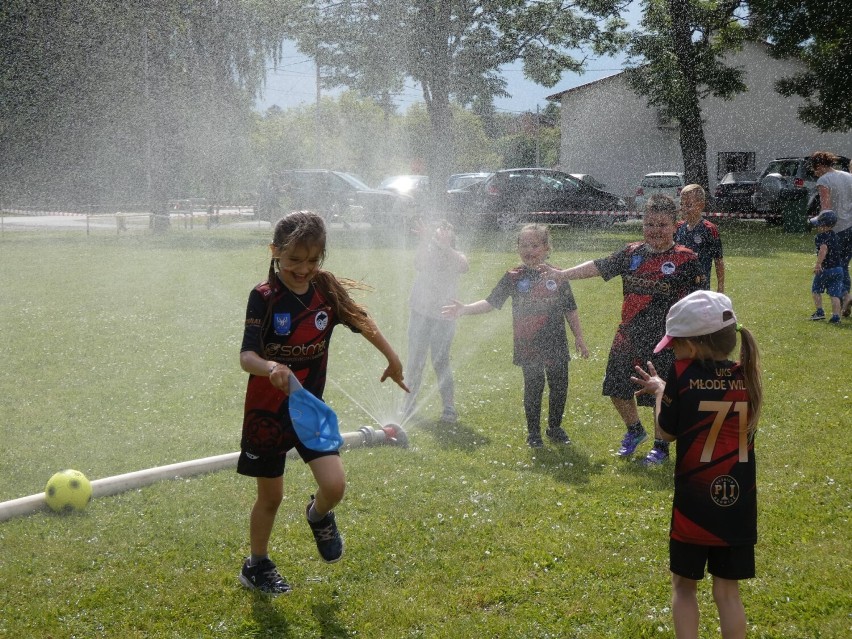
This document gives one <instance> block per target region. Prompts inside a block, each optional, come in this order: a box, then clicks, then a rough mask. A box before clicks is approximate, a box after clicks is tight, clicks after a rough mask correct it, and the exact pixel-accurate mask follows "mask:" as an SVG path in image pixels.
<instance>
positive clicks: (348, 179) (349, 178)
mask: <svg viewBox="0 0 852 639" xmlns="http://www.w3.org/2000/svg"><path fill="white" fill-rule="evenodd" d="M334 174H335V175H336V176H337V177H339V178H340V179H342V180H345V181H346V182H348V183H349V184H351V185H352V186H354V187H355V188H356V189H358V190H359V191H369V190H370V187H369V186H367V185H366V184H364V183H363V182H362V181H361V180H359V179H358V178H356V177H355V176H354V175H351V174H350V173H338V172H336V171H335V173H334Z"/></svg>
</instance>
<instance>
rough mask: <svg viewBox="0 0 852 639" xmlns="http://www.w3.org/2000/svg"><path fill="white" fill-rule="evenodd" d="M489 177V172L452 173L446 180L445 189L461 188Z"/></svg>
mask: <svg viewBox="0 0 852 639" xmlns="http://www.w3.org/2000/svg"><path fill="white" fill-rule="evenodd" d="M489 177H491V174H490V173H483V172H480V173H454V174H453V175H451V176H450V179H449V180H447V190H448V191H451V190H453V189H462V188H465V187H466V186H470V185H471V184H476V183H477V182H484V181H485V180H487V179H488V178H489Z"/></svg>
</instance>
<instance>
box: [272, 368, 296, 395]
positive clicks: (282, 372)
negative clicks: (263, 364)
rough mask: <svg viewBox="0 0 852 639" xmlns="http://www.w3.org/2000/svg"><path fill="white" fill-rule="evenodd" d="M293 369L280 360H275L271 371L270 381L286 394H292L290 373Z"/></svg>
mask: <svg viewBox="0 0 852 639" xmlns="http://www.w3.org/2000/svg"><path fill="white" fill-rule="evenodd" d="M292 373H293V371H291V370H290V369H289V368H288V367H287V366H286V365H284V364H281V363H279V362H273V364H272V365H271V369H270V371H269V383H270V384H272V385H273V386H274V387H275V388H277V389H278V390H280V391H284V393H285V394H287V395H289V394H290V375H292Z"/></svg>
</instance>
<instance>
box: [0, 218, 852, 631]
mask: <svg viewBox="0 0 852 639" xmlns="http://www.w3.org/2000/svg"><path fill="white" fill-rule="evenodd" d="M722 230H723V233H724V239H725V247H726V253H727V256H728V257H727V263H728V293H729V294H730V295H731V297H732V298H733V299H734V301H735V304H736V307H737V312H738V316H739V319H740V321H741V322H743V323H744V324H746V325H747V326H749V327H750V328H751V329H752V330H753V331H754V333H755V334H756V336H757V338H758V340H759V342H760V344H761V346H762V349H763V354H764V368H765V383H766V397H767V403H766V407H765V412H764V417H763V421H762V423H761V429H760V432H759V435H758V444H757V445H758V460H759V467H758V472H759V478H758V479H759V491H760V498H759V502H760V521H759V528H760V535H761V539H760V543H759V545H758V549H757V562H758V578H757V579H755V580H751V581H749V582H746V583H744V584H743V587H742V591H743V599H744V601H745V606H746V611H747V614H748V617H749V622H750V636H753V637H762V638H767V639H769V638H773V639H774V638H779V639H780V638H785V639H786V638H790V639H793V638H800V637H808V638H811V637H820V638H834V637H845V636H848V634H849V630H850V618H849V616H848V615H849V611H850V610H852V596H850V592H852V584H850V574H852V571H850V555H849V550H848V549H849V547H850V541H852V540H850V533H849V530H850V526H849V499H850V491H849V485H850V471H849V468H850V456H849V451H850V435H849V431H848V427H849V424H852V400H850V387H849V370H850V368H849V361H850V357H852V339H850V338H852V322H849V321H846V322H845V323H844V325H842V326H840V327H833V326H827V325H825V323H810V322H807V321H805V319H804V318H805V317H807V316H808V315H809V314H810V313H811V311H812V309H811V302H810V294H809V289H810V279H811V272H810V268H811V266H812V257H811V255H810V252H811V247H812V240H811V237H810V236H806V235H785V234H783V232H781V231H780V230H779V229H766V228H764V227H763V226H762V225H754V224H751V225H749V224H731V225H725V226H723V229H722ZM638 236H639V229H638V227H629V226H623V227H622V226H618V227H614V228H612V229H605V230H595V231H592V232H581V231H579V230H578V229H571V228H567V229H556V230H555V231H554V244H555V251H554V255H553V256H552V260H551V261H552V262H553V263H556V264H559V265H563V266H569V265H573V264H576V263H578V262H580V261H583V260H586V259H591V258H594V257H598V256H600V255H603V254H605V253H607V252H609V251H611V250H615V249H617V248H618V247H620V246H621V245H623V243H624V242H626V241H630V240H633V239H635V238H638ZM378 239H379V241H378V242H377V243H376V247H375V248H373V246H374V244H373V243H372V242H371V240H370V239H369V238H368V237H367V236H366V235H365V234H363V233H360V234H356V233H349V234H346V233H343V232H338V231H335V232H333V233H332V236H331V245H330V247H329V258H328V262H327V266H328V267H329V268H330V269H331V270H333V271H335V272H336V273H338V274H340V275H347V276H350V277H355V278H360V279H363V280H364V281H366V282H367V283H369V284H371V285H372V286H374V288H375V291H374V292H372V293H365V294H362V299H363V301H364V302H365V303H366V304H367V305H368V306H369V307H370V308H371V309H372V310H373V312H374V314H375V315H376V317H377V318H378V321H379V324H380V326H381V327H382V329H383V330H384V332H385V333H386V335H387V336H388V337H389V338H390V340H391V341H392V342H393V343H394V344H395V345H397V347H398V350H399V351H400V353H404V351H405V330H406V326H407V310H406V309H407V301H406V300H407V292H408V291H407V287H408V285H409V284H410V281H411V277H412V270H411V260H412V252H411V250H410V249H406V248H403V247H402V245H401V243H400V242H398V241H396V240H394V238H392V237H390V236H385V237H380V238H378ZM268 241H269V238H268V231H267V230H264V229H225V228H223V229H219V230H214V231H211V232H207V231H203V232H198V231H197V230H196V231H195V232H193V233H189V232H183V231H180V230H175V231H173V232H172V233H169V234H167V235H166V236H163V237H150V236H147V235H124V236H121V237H115V236H109V237H107V236H100V237H98V236H95V237H90V238H86V237H84V236H77V237H69V236H68V235H67V234H44V233H41V234H27V233H7V234H5V235H4V236H3V238H2V239H0V273H2V274H3V276H2V278H0V326H2V366H0V407H2V422H0V434H2V440H3V442H4V444H5V447H6V451H5V452H6V454H5V455H3V456H2V457H0V477H2V478H4V481H3V482H2V484H0V499H13V498H16V497H21V496H24V495H29V494H32V493H37V492H39V491H40V490H42V489H43V486H44V483H45V482H46V480H47V478H48V477H49V476H50V475H51V474H52V473H53V472H55V471H56V470H59V469H61V468H65V467H73V468H77V469H78V470H81V471H83V472H85V473H86V474H87V476H88V477H89V478H90V479H97V478H101V477H107V476H111V475H115V474H119V473H124V472H129V471H133V470H139V469H142V468H147V467H151V466H158V465H163V464H169V463H173V462H178V461H183V460H188V459H195V458H199V457H204V456H208V455H215V454H221V453H226V452H231V451H233V450H236V448H237V445H238V440H239V424H240V418H241V407H242V400H243V390H244V386H245V376H244V374H242V373H241V371H240V370H239V366H238V363H237V353H238V350H239V343H240V338H241V324H242V320H243V314H244V308H245V300H246V296H247V294H248V291H249V289H250V288H251V287H252V286H253V285H254V284H255V283H256V282H258V281H259V280H261V279H262V278H263V277H264V276H265V272H266V269H267V267H268V263H267V261H266V260H267V257H268V256H267V253H266V251H265V244H266V243H267V242H268ZM460 244H461V245H462V247H463V248H464V249H465V250H467V251H468V252H469V254H470V258H471V264H472V271H471V273H470V274H468V275H466V276H465V277H464V279H463V280H462V286H461V292H462V296H463V298H464V299H465V300H466V301H472V300H475V299H480V298H482V297H484V296H485V295H487V294H488V292H489V291H490V290H491V287H492V286H493V285H494V284H495V283H496V281H497V279H498V278H499V276H500V275H501V273H502V271H503V270H504V269H505V268H507V267H509V266H511V265H514V264H515V263H516V262H517V257H516V255H515V254H514V252H513V240H512V238H506V237H504V236H502V235H500V234H485V235H480V234H467V233H463V235H462V237H461V238H460ZM620 291H621V284H620V282H618V281H612V282H609V283H604V282H602V281H601V280H586V281H582V282H577V283H575V285H574V292H575V295H576V297H577V301H578V304H579V306H580V317H581V320H582V322H583V327H584V331H585V333H586V341H587V343H588V344H589V347H590V349H591V350H592V357H591V359H589V360H575V361H573V362H572V364H571V388H570V397H569V406H568V411H567V415H566V419H565V426H566V428H567V430H568V431H569V433H570V434H571V437H572V439H573V440H574V445H573V446H572V447H570V448H556V447H553V446H548V447H546V448H544V449H542V450H540V451H535V452H533V451H530V450H529V449H528V448H527V447H526V446H525V445H524V439H523V436H524V432H523V430H524V429H523V409H522V405H521V397H522V391H521V385H520V372H519V371H518V370H517V369H516V368H514V367H513V366H512V365H511V355H510V353H511V328H510V326H511V317H510V311H509V309H508V308H505V309H504V310H503V311H502V312H495V313H491V314H489V315H485V316H478V317H468V318H463V319H462V320H461V321H460V325H459V330H458V333H457V337H456V342H455V345H454V358H455V360H454V361H455V369H456V381H457V393H458V408H459V412H460V414H461V421H460V422H459V424H457V425H455V426H452V427H448V426H446V425H441V424H438V423H437V422H436V421H435V420H436V418H437V417H438V415H439V413H440V406H439V405H438V402H436V401H435V398H434V397H430V396H428V394H427V396H426V397H424V405H423V406H422V409H421V411H420V412H419V413H418V414H417V416H416V417H415V419H414V420H412V422H411V423H410V424H408V425H407V426H408V431H409V438H410V443H411V446H410V448H409V449H407V450H403V449H399V448H392V447H377V448H369V449H355V450H349V451H345V452H344V453H343V454H344V460H345V464H346V468H347V473H348V479H349V490H348V493H347V497H346V500H345V502H344V503H343V504H342V505H341V507H340V508H339V509H338V519H339V522H340V525H341V528H342V530H343V532H344V534H345V537H346V541H347V550H346V557H345V559H344V561H342V562H340V563H338V564H334V565H331V566H328V565H325V564H323V563H322V562H321V561H320V560H319V559H318V557H317V555H316V552H315V549H314V548H313V543H312V540H311V538H310V533H309V531H308V529H307V527H306V526H305V524H304V522H303V515H302V513H303V508H304V503H305V501H306V499H307V496H308V495H309V493H310V490H311V485H312V482H311V481H310V477H309V473H308V472H307V471H306V468H304V466H303V465H302V464H301V463H299V462H296V463H292V464H291V465H290V466H289V468H288V471H287V478H286V496H285V501H284V504H283V505H282V509H281V512H280V515H279V520H278V525H277V527H276V530H275V533H274V535H273V539H272V544H273V547H272V554H273V558H274V559H275V560H276V561H277V562H278V564H279V566H280V567H281V570H282V572H283V573H284V574H285V575H286V576H287V578H288V579H289V580H290V581H291V583H292V584H293V585H294V587H295V591H294V593H293V594H292V595H290V596H289V597H287V598H280V599H277V600H273V601H270V600H267V599H264V598H263V597H258V596H254V595H253V594H251V593H248V592H246V591H244V590H243V589H242V588H240V586H239V584H238V582H237V579H236V573H237V570H238V568H239V564H240V562H241V559H242V557H243V554H244V553H245V552H246V550H247V539H246V537H247V518H248V510H249V508H250V505H251V503H252V499H253V492H254V491H253V485H252V483H251V481H250V480H246V479H245V478H241V477H239V476H237V475H236V474H235V473H234V472H232V471H223V472H219V473H215V474H210V475H205V476H198V477H192V478H186V479H184V480H180V481H170V482H162V483H159V484H155V485H152V486H149V487H145V488H142V489H139V490H133V491H129V492H126V493H123V494H120V495H117V496H114V497H105V498H102V499H98V500H95V501H94V502H93V503H92V504H91V505H90V507H89V509H88V510H87V511H86V512H85V513H83V514H80V515H72V516H58V515H54V514H53V513H49V512H38V513H36V514H33V515H31V516H27V517H23V518H19V519H14V520H10V521H6V522H3V523H0V610H2V614H0V637H6V636H8V637H72V636H74V637H122V638H125V637H252V638H253V637H294V638H296V637H299V638H300V637H326V638H328V637H351V636H362V637H577V638H589V639H592V638H594V639H597V638H607V637H611V638H622V637H629V638H634V637H661V638H671V637H673V636H674V632H673V629H672V624H671V612H670V609H669V608H670V604H669V585H668V572H667V531H668V521H669V509H670V500H671V478H670V476H669V473H670V470H671V468H670V467H667V468H664V469H658V470H650V471H649V470H646V469H643V468H641V467H639V466H638V465H636V464H633V463H624V462H622V461H621V460H618V459H616V458H615V457H614V455H613V453H614V449H615V447H616V445H617V442H618V439H619V438H620V434H621V433H620V426H619V424H618V420H617V418H616V416H615V413H614V411H613V410H612V408H611V406H610V405H609V404H608V403H607V402H606V401H605V398H603V397H601V396H600V384H601V379H602V375H603V369H604V365H605V361H606V354H607V351H608V348H609V343H610V340H611V339H612V334H613V332H614V329H615V325H616V323H617V316H618V310H619V306H620V298H621V294H620ZM332 351H333V354H332V362H331V372H330V377H331V378H332V379H334V380H335V381H336V384H337V385H334V384H332V385H330V386H329V388H328V391H327V399H328V401H329V403H331V404H332V405H333V406H334V407H335V408H336V409H337V411H338V414H339V415H340V418H341V424H342V426H343V429H344V430H356V429H357V428H359V427H360V426H362V425H365V424H375V422H374V421H373V418H374V417H375V419H377V420H378V421H379V422H382V421H384V419H386V418H387V417H388V416H389V415H390V414H391V413H392V412H393V410H394V408H395V406H396V405H398V402H399V399H400V397H399V393H397V392H396V391H395V390H394V389H393V388H390V387H388V386H385V387H379V385H378V383H377V378H378V376H379V374H380V372H381V370H382V367H383V365H382V362H381V361H380V358H379V357H378V356H377V355H376V354H375V353H374V352H373V351H372V349H371V348H370V347H369V345H367V344H366V341H365V340H363V339H362V338H360V337H358V336H355V335H350V334H348V332H347V331H339V332H338V333H336V335H335V338H334V340H333V342H332ZM433 382H434V380H432V378H431V377H430V376H427V379H426V386H427V388H432V387H433V386H434V383H433ZM344 391H345V392H344ZM347 395H349V396H351V397H352V398H353V399H354V400H356V401H357V402H358V403H359V404H361V405H362V406H363V409H362V408H360V407H359V406H357V405H355V403H354V402H353V401H351V400H350V399H349V397H348V396H347ZM364 409H366V410H364ZM368 413H370V414H372V416H371V415H369V414H368ZM644 417H646V419H647V415H645V416H644ZM700 604H701V609H702V613H703V616H702V636H718V632H717V630H716V627H717V623H716V621H715V610H714V608H713V604H712V599H711V597H710V595H709V584H705V586H704V587H703V588H702V589H701V598H700Z"/></svg>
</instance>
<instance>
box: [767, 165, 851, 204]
mask: <svg viewBox="0 0 852 639" xmlns="http://www.w3.org/2000/svg"><path fill="white" fill-rule="evenodd" d="M834 168H835V169H838V170H841V171H848V170H849V158H846V157H840V158H839V159H838V161H837V163H836V164H835V165H834ZM816 181H817V178H816V176H815V175H814V172H813V168H812V167H811V159H810V158H809V157H787V158H776V159H774V160H772V161H771V162H770V163H769V165H768V166H767V167H766V168H765V169H764V170H763V173H761V174H760V178H759V179H758V181H757V184H756V185H755V188H754V194H753V195H752V196H751V201H752V204H753V205H754V209H755V210H756V211H758V212H759V213H765V214H767V215H780V214H781V208H782V195H781V193H782V192H784V191H788V190H794V189H804V190H805V191H806V192H807V194H808V195H807V201H808V208H807V211H808V215H809V216H811V215H815V214H816V213H819V192H818V190H817V185H816Z"/></svg>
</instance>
